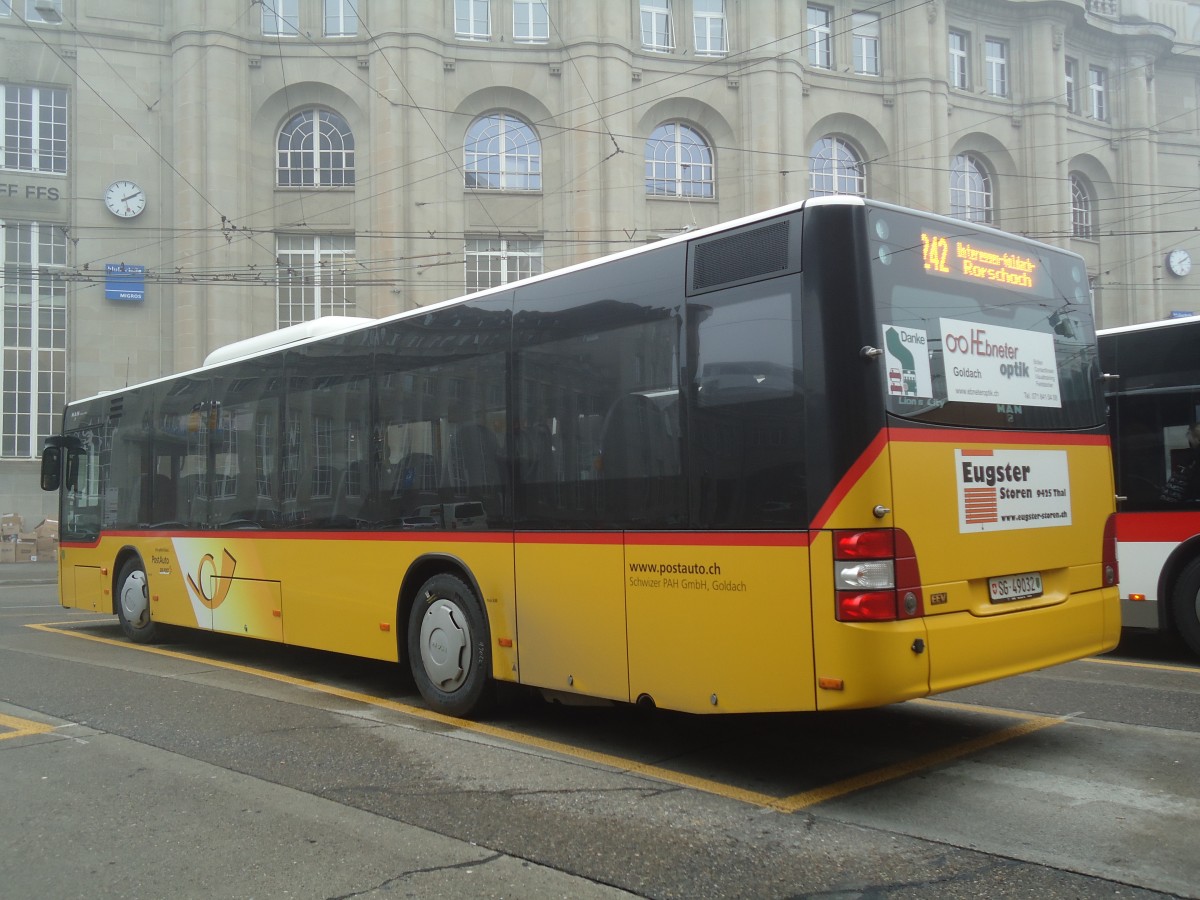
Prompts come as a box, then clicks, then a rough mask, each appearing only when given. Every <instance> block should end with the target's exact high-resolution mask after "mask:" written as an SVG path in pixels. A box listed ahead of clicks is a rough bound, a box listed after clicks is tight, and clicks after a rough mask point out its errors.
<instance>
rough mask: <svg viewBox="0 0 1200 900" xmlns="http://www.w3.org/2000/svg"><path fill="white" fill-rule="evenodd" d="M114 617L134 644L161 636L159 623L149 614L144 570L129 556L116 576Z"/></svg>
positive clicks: (146, 642)
mask: <svg viewBox="0 0 1200 900" xmlns="http://www.w3.org/2000/svg"><path fill="white" fill-rule="evenodd" d="M117 618H118V619H120V620H121V630H122V631H123V632H125V636H126V637H127V638H129V639H130V640H131V641H133V642H134V643H135V644H152V643H154V642H156V641H158V640H160V639H161V638H162V629H161V627H160V626H159V625H158V624H157V623H156V622H155V621H154V620H153V619H151V618H150V589H149V587H148V586H147V584H146V570H145V569H143V568H142V564H141V563H140V562H139V561H138V560H136V559H131V560H128V561H127V562H126V563H125V565H124V566H122V567H121V574H120V575H119V576H118V577H117Z"/></svg>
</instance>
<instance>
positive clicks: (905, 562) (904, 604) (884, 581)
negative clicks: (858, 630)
mask: <svg viewBox="0 0 1200 900" xmlns="http://www.w3.org/2000/svg"><path fill="white" fill-rule="evenodd" d="M833 545H834V551H833V555H834V584H835V587H836V589H837V608H836V615H837V619H838V621H839V622H891V621H895V620H896V619H915V618H917V617H919V616H923V615H924V614H925V599H924V596H923V594H922V591H921V574H920V571H919V570H918V568H917V554H916V551H915V550H914V549H913V545H912V540H911V539H910V538H909V536H908V535H907V534H905V533H904V532H903V531H901V530H900V529H899V528H873V529H870V530H868V531H835V532H834V533H833Z"/></svg>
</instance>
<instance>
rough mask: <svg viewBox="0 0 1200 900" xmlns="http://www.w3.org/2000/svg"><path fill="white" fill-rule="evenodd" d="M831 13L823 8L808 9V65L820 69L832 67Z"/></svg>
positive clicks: (810, 7)
mask: <svg viewBox="0 0 1200 900" xmlns="http://www.w3.org/2000/svg"><path fill="white" fill-rule="evenodd" d="M830 16H831V11H830V10H828V9H826V8H825V7H823V6H809V7H808V32H807V38H808V64H809V65H810V66H817V67H818V68H821V69H829V68H832V67H833V34H832V31H831V30H830V27H829V19H830Z"/></svg>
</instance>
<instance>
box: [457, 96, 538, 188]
mask: <svg viewBox="0 0 1200 900" xmlns="http://www.w3.org/2000/svg"><path fill="white" fill-rule="evenodd" d="M463 169H464V171H465V173H466V185H467V187H469V188H477V189H479V190H485V191H540V190H541V189H542V144H541V141H539V140H538V139H537V135H535V134H534V133H533V129H532V128H530V127H529V126H528V125H526V124H525V123H524V122H522V121H521V120H520V119H518V118H516V117H515V116H512V115H509V114H508V113H488V114H487V115H486V116H480V117H479V118H478V119H476V120H475V121H474V122H472V123H471V125H470V127H469V128H467V138H466V142H465V144H464V146H463Z"/></svg>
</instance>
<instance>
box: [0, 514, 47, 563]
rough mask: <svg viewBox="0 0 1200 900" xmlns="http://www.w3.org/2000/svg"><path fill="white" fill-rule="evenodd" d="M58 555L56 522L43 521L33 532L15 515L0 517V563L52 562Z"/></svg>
mask: <svg viewBox="0 0 1200 900" xmlns="http://www.w3.org/2000/svg"><path fill="white" fill-rule="evenodd" d="M57 555H58V521H57V520H55V519H43V520H42V524H41V525H39V526H38V527H37V528H35V529H33V531H25V522H24V520H23V519H22V518H21V516H20V515H18V514H17V513H5V514H4V515H2V516H0V563H19V562H36V561H37V560H39V559H46V560H53V559H54V558H55V557H56V556H57Z"/></svg>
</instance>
